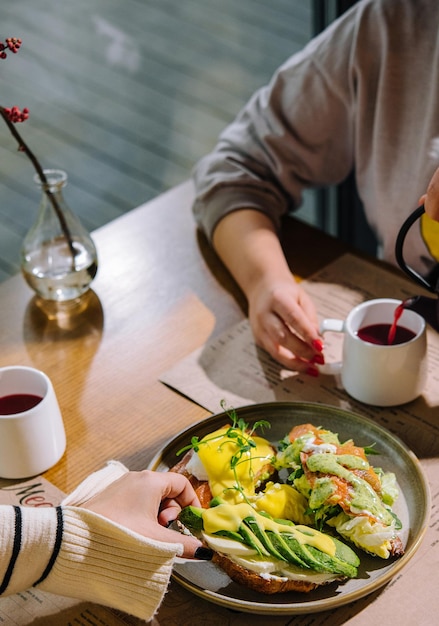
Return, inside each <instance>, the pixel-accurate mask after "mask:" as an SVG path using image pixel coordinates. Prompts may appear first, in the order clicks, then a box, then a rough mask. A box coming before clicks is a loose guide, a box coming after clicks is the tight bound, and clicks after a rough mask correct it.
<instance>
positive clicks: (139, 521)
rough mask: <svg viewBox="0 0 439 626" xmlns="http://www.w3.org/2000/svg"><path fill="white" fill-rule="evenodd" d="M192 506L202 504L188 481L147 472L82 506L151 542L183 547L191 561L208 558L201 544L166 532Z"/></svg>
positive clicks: (130, 477)
mask: <svg viewBox="0 0 439 626" xmlns="http://www.w3.org/2000/svg"><path fill="white" fill-rule="evenodd" d="M190 505H192V506H200V502H199V500H198V498H197V496H196V494H195V491H194V490H193V488H192V485H191V484H190V482H189V481H188V480H187V478H185V477H184V476H182V475H181V474H176V473H174V472H152V471H149V470H144V471H142V472H128V473H127V474H125V475H124V476H122V477H121V478H119V479H118V480H116V481H115V482H113V483H111V484H110V485H109V486H108V487H106V488H105V489H104V490H103V491H102V492H101V493H99V494H98V495H96V496H94V497H93V498H91V499H90V500H88V501H87V502H85V503H84V504H83V505H82V506H83V508H86V509H89V510H90V511H93V512H94V513H98V514H99V515H102V516H103V517H106V518H107V519H109V520H111V521H113V522H116V523H117V524H120V525H121V526H124V527H125V528H128V529H129V530H132V531H134V532H136V533H139V534H140V535H143V536H145V537H149V538H150V539H156V540H157V541H165V542H168V543H180V544H183V548H184V554H183V556H185V557H187V558H192V557H194V556H196V558H200V556H201V555H203V557H202V558H208V556H209V555H208V554H207V549H206V548H203V550H201V551H200V550H199V548H201V546H202V544H201V541H198V539H196V538H195V537H190V536H187V535H183V534H180V533H178V532H176V531H174V530H171V529H169V528H166V526H167V524H168V523H169V522H171V521H173V520H175V519H176V518H177V515H178V513H179V512H180V511H181V509H182V508H184V507H185V506H190ZM197 550H198V553H197ZM204 552H206V554H204ZM196 553H197V554H196Z"/></svg>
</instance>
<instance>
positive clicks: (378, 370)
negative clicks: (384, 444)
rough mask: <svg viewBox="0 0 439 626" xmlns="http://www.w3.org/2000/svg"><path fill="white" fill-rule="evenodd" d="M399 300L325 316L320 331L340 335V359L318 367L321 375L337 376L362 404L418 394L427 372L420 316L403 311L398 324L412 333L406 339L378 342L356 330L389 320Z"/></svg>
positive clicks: (394, 401)
mask: <svg viewBox="0 0 439 626" xmlns="http://www.w3.org/2000/svg"><path fill="white" fill-rule="evenodd" d="M399 304H401V301H400V300H394V299H391V298H379V299H376V300H368V301H366V302H363V303H361V304H359V305H358V306H356V307H355V308H353V309H352V311H351V312H350V313H349V315H348V316H347V317H346V319H345V320H339V319H324V320H323V321H322V323H321V325H320V331H321V333H325V332H328V331H333V332H339V333H344V337H343V350H342V360H341V362H337V363H327V364H326V365H323V366H320V367H319V369H320V371H321V372H322V373H323V374H334V375H336V374H339V375H340V377H341V383H342V385H343V387H344V389H345V390H346V392H347V393H348V394H349V395H350V396H352V397H353V398H355V399H356V400H359V401H360V402H364V403H365V404H371V405H374V406H397V405H399V404H405V403H406V402H410V401H411V400H414V399H415V398H417V397H418V396H419V395H420V394H421V393H422V389H423V387H424V384H425V379H426V376H427V337H426V325H425V321H424V319H423V318H422V317H421V316H420V315H418V314H417V313H415V312H414V311H410V310H407V309H404V310H403V313H402V315H401V317H400V318H399V320H398V326H401V327H403V328H406V329H408V330H410V331H412V332H413V333H414V336H413V337H412V338H411V339H409V341H406V342H405V343H398V344H397V343H394V344H392V345H377V344H374V343H369V342H368V341H364V340H363V339H361V338H360V337H359V336H358V334H357V333H358V331H359V330H360V329H364V328H366V327H368V326H371V325H374V324H392V323H393V320H394V315H395V310H396V308H397V306H398V305H399Z"/></svg>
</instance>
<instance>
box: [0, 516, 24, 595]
mask: <svg viewBox="0 0 439 626" xmlns="http://www.w3.org/2000/svg"><path fill="white" fill-rule="evenodd" d="M14 513H15V535H14V544H13V546H12V554H11V558H10V561H9V565H8V567H7V569H6V572H5V575H4V577H3V580H2V583H1V585H0V595H2V594H3V593H4V592H5V591H6V589H7V588H8V585H9V582H10V580H11V576H12V573H13V571H14V567H15V563H16V561H17V558H18V555H19V553H20V549H21V536H22V532H23V524H22V517H21V509H20V507H19V506H14Z"/></svg>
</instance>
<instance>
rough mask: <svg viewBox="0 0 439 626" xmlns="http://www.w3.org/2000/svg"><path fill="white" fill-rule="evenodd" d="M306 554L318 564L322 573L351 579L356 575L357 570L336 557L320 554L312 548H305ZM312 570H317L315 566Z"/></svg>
mask: <svg viewBox="0 0 439 626" xmlns="http://www.w3.org/2000/svg"><path fill="white" fill-rule="evenodd" d="M306 548H307V549H308V552H309V553H310V554H311V555H312V556H313V558H314V559H315V560H316V561H317V562H318V564H319V567H320V570H318V571H322V572H331V573H334V574H342V575H343V576H348V577H349V578H353V577H354V576H356V574H357V568H356V566H354V565H351V564H350V563H347V562H346V561H342V560H341V559H339V558H337V556H330V555H329V554H325V553H324V552H320V550H317V548H314V547H313V546H306ZM314 569H318V568H317V566H316V565H314Z"/></svg>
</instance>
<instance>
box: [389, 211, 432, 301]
mask: <svg viewBox="0 0 439 626" xmlns="http://www.w3.org/2000/svg"><path fill="white" fill-rule="evenodd" d="M423 213H425V208H424V205H423V204H421V206H419V207H418V208H417V209H416V210H415V211H413V213H411V214H410V215H409V216H408V218H407V219H406V220H405V222H404V223H403V225H402V226H401V228H400V231H399V233H398V236H397V238H396V243H395V257H396V260H397V262H398V265H399V267H400V268H401V269H402V270H403V271H404V272H405V273H406V274H407V275H408V276H410V278H412V279H414V280H415V281H416V282H417V283H418V284H419V285H421V286H422V287H424V288H425V289H428V291H432V292H434V293H436V290H435V288H434V287H433V286H432V285H430V284H429V283H428V282H427V281H426V280H425V278H423V277H422V276H421V275H420V274H418V272H416V271H415V270H414V269H413V268H411V267H409V266H408V265H407V264H406V262H405V261H404V257H403V254H402V250H403V246H404V240H405V237H406V235H407V232H408V230H409V228H410V227H411V226H412V224H413V223H414V222H416V220H417V219H418V218H420V217H421V215H422V214H423Z"/></svg>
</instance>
